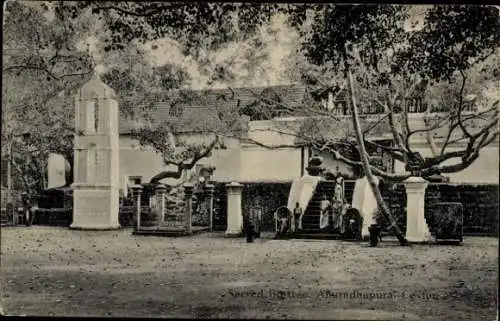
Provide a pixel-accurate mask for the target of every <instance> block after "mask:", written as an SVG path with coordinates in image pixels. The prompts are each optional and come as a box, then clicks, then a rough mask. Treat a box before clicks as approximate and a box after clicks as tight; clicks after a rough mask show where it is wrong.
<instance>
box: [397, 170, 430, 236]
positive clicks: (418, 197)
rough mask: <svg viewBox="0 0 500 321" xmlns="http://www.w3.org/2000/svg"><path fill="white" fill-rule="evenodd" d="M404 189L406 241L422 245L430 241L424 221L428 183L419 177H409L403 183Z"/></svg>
mask: <svg viewBox="0 0 500 321" xmlns="http://www.w3.org/2000/svg"><path fill="white" fill-rule="evenodd" d="M403 183H404V185H405V188H406V199H407V202H406V239H407V240H408V242H413V243H422V242H428V241H429V240H430V232H429V227H428V225H427V222H426V220H425V189H426V188H427V185H428V182H427V181H426V180H425V179H423V178H421V177H410V178H408V179H407V180H405V181H404V182H403Z"/></svg>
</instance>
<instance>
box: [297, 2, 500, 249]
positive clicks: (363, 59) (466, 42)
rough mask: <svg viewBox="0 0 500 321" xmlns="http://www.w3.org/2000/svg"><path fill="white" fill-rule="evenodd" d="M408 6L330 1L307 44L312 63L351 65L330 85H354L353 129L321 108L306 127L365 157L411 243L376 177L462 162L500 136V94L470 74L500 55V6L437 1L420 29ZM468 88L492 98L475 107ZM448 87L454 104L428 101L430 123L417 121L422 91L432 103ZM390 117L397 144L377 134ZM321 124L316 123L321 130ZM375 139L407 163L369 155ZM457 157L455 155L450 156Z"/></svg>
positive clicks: (326, 146)
mask: <svg viewBox="0 0 500 321" xmlns="http://www.w3.org/2000/svg"><path fill="white" fill-rule="evenodd" d="M407 14H408V12H407V11H406V9H405V8H403V7H396V6H327V7H325V8H322V9H321V10H320V11H319V12H318V14H317V15H316V18H315V24H314V26H313V28H312V35H311V36H310V38H309V40H308V41H307V42H305V43H304V49H305V51H306V56H307V57H308V58H309V61H310V62H312V63H314V64H321V65H327V64H330V66H331V67H333V68H339V69H340V70H341V71H342V74H341V75H340V76H339V77H337V78H332V79H331V80H330V83H324V84H322V85H323V86H324V87H331V82H334V83H335V82H337V83H341V84H342V86H343V87H348V95H347V96H348V97H349V102H348V104H349V106H350V108H349V109H350V111H351V112H350V114H351V116H352V124H353V125H352V126H353V131H352V132H351V134H350V135H349V133H347V134H346V135H343V137H342V136H341V137H339V136H337V137H335V136H332V134H331V133H332V132H331V129H332V128H336V127H338V126H339V120H338V119H337V117H336V116H335V115H330V116H326V115H324V113H321V114H320V113H317V115H321V116H323V121H318V120H317V119H315V121H314V122H312V125H313V126H312V127H311V124H309V126H310V127H309V128H308V130H305V131H304V130H303V131H302V134H308V135H309V137H307V139H308V140H309V143H310V144H312V145H313V146H316V147H317V148H319V149H321V150H327V151H330V152H332V153H333V154H334V155H335V156H336V157H337V158H338V159H340V160H343V161H344V162H346V163H348V164H351V165H358V166H359V165H362V167H363V169H364V172H365V174H366V175H367V177H368V179H369V181H370V186H371V187H372V190H373V192H374V194H375V197H376V199H377V201H378V203H379V206H380V209H381V212H382V214H383V215H384V216H385V217H386V218H389V221H390V222H391V223H392V226H393V227H394V228H395V229H396V234H397V235H398V238H399V239H400V241H401V243H405V242H406V241H405V239H404V237H403V235H402V234H401V232H400V230H399V229H398V228H397V225H396V223H395V220H394V219H393V217H392V215H391V213H390V211H389V210H388V208H387V206H386V204H385V203H384V201H383V199H382V197H381V194H380V191H379V190H378V188H377V187H376V185H375V180H374V179H373V174H375V175H378V176H381V177H384V178H387V179H390V180H403V179H406V178H408V177H410V176H421V177H424V178H428V177H430V176H432V175H433V174H442V173H443V174H445V173H453V172H457V171H461V170H463V169H465V168H467V167H468V166H470V165H471V164H472V163H473V162H474V161H475V160H476V159H477V158H478V156H479V153H480V151H481V149H482V148H484V147H485V146H487V145H489V144H490V143H492V142H493V141H494V140H495V139H497V138H498V100H496V101H495V100H493V101H492V100H491V99H490V100H488V99H482V98H484V97H483V96H484V94H485V93H484V92H482V91H481V90H477V89H479V88H478V87H477V86H475V88H474V87H473V86H471V87H470V89H471V90H469V91H468V92H467V77H468V75H471V74H474V73H476V76H478V75H477V70H476V71H474V70H473V68H474V67H476V68H477V66H478V65H480V64H481V63H482V61H483V60H485V59H487V58H489V57H491V56H492V55H495V54H496V55H498V46H499V38H498V37H499V32H498V31H499V28H498V27H499V20H498V8H494V7H480V6H476V7H472V6H444V7H443V6H434V7H433V8H431V9H430V10H428V11H427V12H426V14H425V18H426V19H425V23H424V26H423V28H421V29H420V30H418V31H414V32H408V31H406V30H405V28H404V19H405V17H406V16H407ZM485 74H488V76H489V77H494V78H496V80H497V81H498V73H497V74H496V76H495V74H494V70H489V69H486V70H482V76H481V73H480V76H479V77H476V79H477V78H481V77H483V78H485ZM309 76H310V75H309ZM318 78H319V77H316V79H318ZM431 83H432V84H433V85H434V84H435V83H437V84H438V85H441V86H442V90H441V91H440V92H436V91H435V90H434V91H433V90H432V87H431V86H429V84H431ZM457 83H458V86H457ZM473 89H476V91H475V92H473V91H472V90H473ZM466 93H469V94H474V95H475V96H476V97H480V99H478V102H479V101H480V102H481V103H483V104H485V105H483V106H480V107H481V108H480V110H470V109H469V108H468V107H467V104H466V103H465V95H466ZM443 95H446V102H445V105H444V106H432V104H428V105H429V106H428V107H429V108H427V109H426V111H427V114H426V115H425V117H424V124H425V125H424V126H415V125H413V124H412V122H411V121H410V120H409V114H410V112H411V111H412V109H411V107H415V106H412V104H414V102H415V98H417V99H416V100H417V101H418V100H420V101H423V102H424V103H425V102H429V101H434V102H435V101H437V100H438V99H439V96H443ZM432 96H434V97H432ZM374 105H375V109H376V110H378V111H379V112H381V115H380V116H379V119H378V120H377V121H375V124H370V123H369V122H366V121H365V122H362V121H361V120H360V110H359V109H360V108H361V109H365V110H366V109H368V108H367V107H370V106H374ZM433 107H439V111H441V113H440V114H435V113H433V114H431V113H430V112H432V111H436V110H432V108H433ZM467 109H468V110H467ZM465 111H467V112H465ZM384 121H385V122H386V127H385V128H386V129H385V130H386V131H390V133H391V136H392V138H391V141H392V143H391V144H390V145H389V146H387V145H381V144H377V143H376V142H374V141H372V140H370V139H368V138H369V136H370V131H372V130H374V129H377V128H380V127H381V126H380V125H379V126H377V125H376V124H377V123H382V122H384ZM310 123H311V122H310ZM311 128H313V129H315V130H316V131H315V132H314V131H313V132H311ZM329 130H330V131H329ZM383 131H384V130H383ZM436 131H441V132H444V141H443V143H442V146H441V149H440V150H437V148H436V146H435V144H434V142H433V135H430V133H434V132H436ZM321 132H323V133H325V132H326V134H324V135H321ZM421 133H425V134H427V135H426V137H427V140H428V142H429V145H430V148H431V149H432V150H433V154H432V156H430V157H429V156H422V155H420V154H419V153H417V152H415V151H414V150H413V146H412V143H411V141H412V137H414V136H416V135H418V134H421ZM452 142H463V143H464V144H465V147H464V148H462V149H459V150H456V149H451V148H449V147H450V145H451V144H452ZM346 145H347V146H350V147H351V148H345V149H346V150H352V149H355V150H356V151H357V153H355V154H357V155H358V156H359V158H358V159H353V158H352V157H350V155H346V154H344V155H342V154H341V153H340V152H339V150H341V149H340V148H339V146H346ZM368 145H372V146H373V145H375V147H377V148H379V149H380V150H382V151H385V152H386V153H388V154H390V155H391V157H392V158H393V159H397V160H399V161H401V162H403V163H404V164H405V165H406V168H405V169H406V171H403V172H398V173H391V172H387V171H384V170H382V169H381V168H380V167H379V166H377V165H376V164H375V159H371V158H370V157H369V155H368V154H367V151H366V146H368ZM351 155H352V154H351ZM452 160H455V162H454V163H452V164H450V163H449V161H452Z"/></svg>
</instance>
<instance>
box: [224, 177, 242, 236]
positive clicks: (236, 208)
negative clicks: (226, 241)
mask: <svg viewBox="0 0 500 321" xmlns="http://www.w3.org/2000/svg"><path fill="white" fill-rule="evenodd" d="M226 188H227V230H226V233H225V236H226V237H240V236H241V235H242V228H243V214H242V210H241V190H242V189H243V185H241V184H239V183H236V182H232V183H230V184H227V185H226Z"/></svg>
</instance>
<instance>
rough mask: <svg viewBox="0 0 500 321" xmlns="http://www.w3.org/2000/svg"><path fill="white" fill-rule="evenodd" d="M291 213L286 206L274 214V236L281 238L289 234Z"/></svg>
mask: <svg viewBox="0 0 500 321" xmlns="http://www.w3.org/2000/svg"><path fill="white" fill-rule="evenodd" d="M291 216H292V213H291V212H290V210H289V209H288V208H287V207H286V206H282V207H280V208H278V209H277V210H276V212H274V219H275V229H276V236H277V237H283V236H286V235H289V233H290V230H291V229H290V221H291V220H290V218H291Z"/></svg>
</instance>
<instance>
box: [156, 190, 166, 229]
mask: <svg viewBox="0 0 500 321" xmlns="http://www.w3.org/2000/svg"><path fill="white" fill-rule="evenodd" d="M166 192H167V187H166V186H165V185H163V184H158V185H157V186H156V189H155V194H156V195H155V197H156V209H157V211H158V224H159V225H163V223H164V222H165V193H166Z"/></svg>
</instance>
